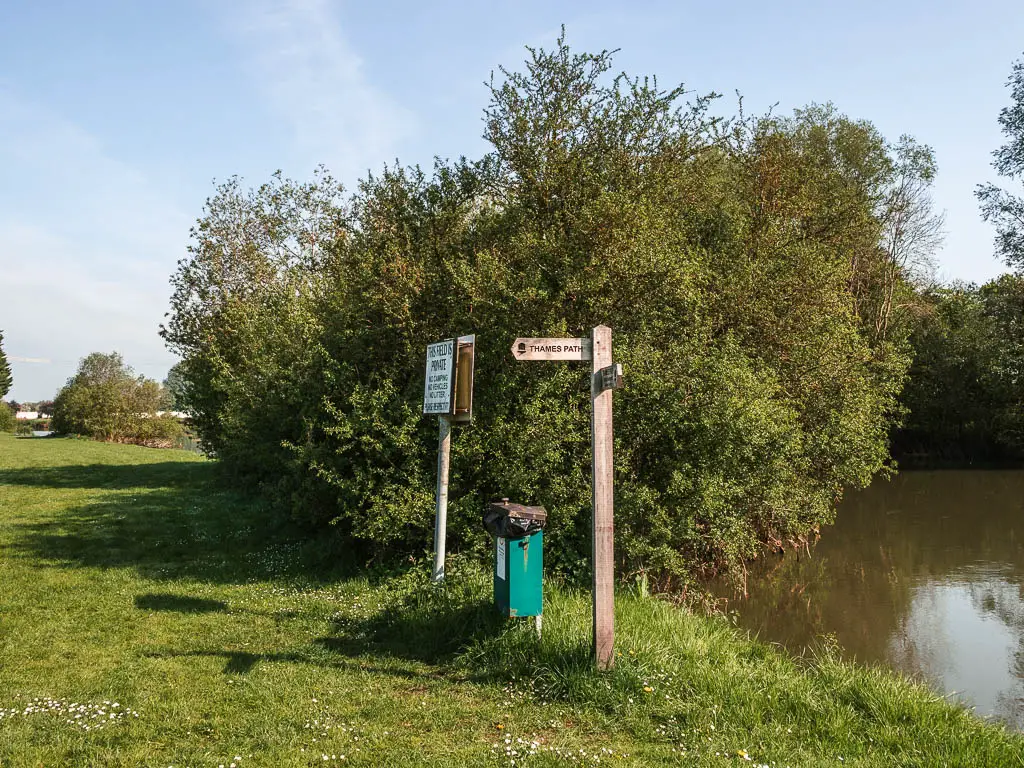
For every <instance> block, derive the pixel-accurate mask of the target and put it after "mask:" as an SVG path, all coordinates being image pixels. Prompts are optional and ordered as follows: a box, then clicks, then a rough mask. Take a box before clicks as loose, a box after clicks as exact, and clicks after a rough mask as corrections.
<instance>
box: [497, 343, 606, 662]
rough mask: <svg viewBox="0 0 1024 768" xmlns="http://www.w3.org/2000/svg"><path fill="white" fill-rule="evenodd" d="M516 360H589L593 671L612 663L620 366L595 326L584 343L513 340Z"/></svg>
mask: <svg viewBox="0 0 1024 768" xmlns="http://www.w3.org/2000/svg"><path fill="white" fill-rule="evenodd" d="M512 355H513V357H515V358H516V360H590V361H591V374H590V403H591V417H590V436H591V437H590V440H591V449H592V452H593V456H592V459H591V470H592V473H593V496H592V499H593V505H594V509H593V515H594V517H593V529H592V530H593V549H592V551H591V561H592V562H591V564H592V567H593V573H594V577H593V593H594V594H593V612H594V616H593V619H594V622H593V623H594V627H593V641H594V659H595V661H596V663H597V668H598V669H602V670H604V669H610V668H611V667H612V665H613V664H614V661H615V654H614V648H615V547H614V532H615V526H614V502H613V497H614V487H613V480H612V472H613V469H614V467H613V462H612V458H613V457H612V390H614V389H618V388H620V387H621V386H622V366H621V365H617V364H614V363H612V329H611V328H609V327H608V326H606V325H599V326H597V327H596V328H594V329H593V331H592V332H591V337H590V338H589V339H536V338H522V339H516V340H515V343H514V344H513V345H512Z"/></svg>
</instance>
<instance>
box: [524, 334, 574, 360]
mask: <svg viewBox="0 0 1024 768" xmlns="http://www.w3.org/2000/svg"><path fill="white" fill-rule="evenodd" d="M512 356H513V357H515V359H516V360H589V359H590V356H591V343H590V339H516V341H515V344H513V345H512Z"/></svg>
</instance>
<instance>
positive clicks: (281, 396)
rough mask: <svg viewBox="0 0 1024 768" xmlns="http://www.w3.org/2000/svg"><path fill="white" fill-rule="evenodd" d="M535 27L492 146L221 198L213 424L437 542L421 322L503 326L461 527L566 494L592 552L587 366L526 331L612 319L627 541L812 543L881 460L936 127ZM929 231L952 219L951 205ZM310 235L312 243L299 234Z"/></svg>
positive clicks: (198, 364) (200, 369)
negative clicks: (585, 50)
mask: <svg viewBox="0 0 1024 768" xmlns="http://www.w3.org/2000/svg"><path fill="white" fill-rule="evenodd" d="M611 66H612V59H611V55H610V54H608V53H607V52H602V53H599V54H574V53H573V52H572V51H570V50H569V48H568V47H567V46H566V45H565V44H564V42H563V41H560V43H559V45H558V47H557V48H556V49H555V50H553V51H544V50H530V56H529V59H528V61H527V62H526V68H525V71H523V72H510V71H505V70H502V72H501V78H500V79H499V80H498V81H497V82H492V84H491V102H490V104H489V106H488V108H487V110H486V112H485V137H486V138H487V140H488V141H489V142H490V145H491V150H490V152H488V153H487V154H486V155H485V156H484V157H482V158H480V159H479V160H475V161H474V160H467V159H461V160H459V161H457V162H440V161H438V162H437V163H436V165H435V168H434V170H433V172H432V173H429V174H428V173H426V172H424V171H423V170H421V169H419V168H401V167H389V168H386V169H384V171H383V172H382V173H381V174H380V175H374V176H370V177H369V178H367V179H366V180H364V181H363V182H362V183H361V184H360V185H359V188H358V190H357V191H356V193H355V194H354V195H352V197H351V198H350V200H349V201H348V202H347V203H346V202H344V201H343V200H342V199H341V191H340V189H339V188H337V187H336V185H334V184H333V183H329V177H327V176H326V175H325V174H324V173H323V172H322V171H321V173H320V174H319V175H318V176H317V178H316V179H315V180H314V181H313V182H312V183H310V184H306V185H302V184H297V183H295V182H290V181H287V180H283V179H281V177H280V176H275V177H274V180H273V181H272V182H271V183H270V184H269V185H265V186H264V187H261V188H260V189H258V190H255V191H252V192H248V193H246V192H243V191H242V189H241V186H240V183H239V182H238V181H237V180H232V181H230V182H229V183H228V184H226V185H222V186H221V187H219V188H218V189H217V191H216V194H215V195H214V197H213V198H211V200H210V201H208V203H207V208H206V211H205V213H204V216H203V218H202V219H200V221H199V222H198V224H197V226H196V227H195V228H194V229H193V241H192V247H191V249H190V253H189V256H188V257H187V258H186V259H184V260H183V261H182V262H181V264H180V265H179V268H178V270H177V272H176V273H175V275H174V276H173V278H172V284H173V286H174V295H173V298H172V307H171V312H170V315H169V319H168V322H167V324H166V326H165V327H164V329H163V331H162V333H163V334H164V338H165V339H166V340H167V342H168V344H169V345H170V347H171V348H172V349H173V350H174V351H175V352H176V353H178V354H179V355H180V357H181V359H182V363H181V373H182V377H183V379H184V380H185V386H184V392H185V399H186V401H187V404H188V407H189V409H190V410H191V411H192V412H193V413H194V414H195V423H196V425H197V428H198V429H199V431H200V435H201V437H202V438H203V440H204V443H205V444H206V445H209V446H211V447H212V449H213V450H214V452H215V453H216V454H217V455H218V456H220V457H221V458H222V459H223V460H224V463H225V465H226V466H228V467H229V468H231V469H232V470H234V471H235V472H236V473H237V474H238V475H239V477H241V478H245V480H246V481H247V482H250V483H252V482H256V483H259V484H260V485H261V487H262V488H263V489H264V490H265V492H267V493H268V494H269V495H271V496H272V497H273V498H275V499H277V500H278V501H279V502H280V503H282V505H284V506H286V507H288V508H289V509H290V510H292V511H293V513H294V514H296V515H297V516H298V517H300V518H302V519H303V520H306V521H309V522H311V523H314V524H320V525H324V524H331V525H333V526H334V527H335V530H336V531H337V532H338V533H339V535H341V536H343V537H344V538H345V539H346V540H347V541H348V542H350V543H352V544H354V545H356V546H358V547H359V548H361V549H362V551H363V552H364V553H365V554H366V555H367V556H384V555H388V554H397V553H403V554H407V553H416V552H419V551H421V550H422V549H423V548H424V546H426V544H427V542H428V541H429V538H430V531H431V520H432V516H431V510H432V508H433V488H434V470H435V461H436V458H435V450H436V425H435V424H434V421H433V420H432V419H427V418H424V417H423V416H422V414H421V412H420V410H421V409H420V406H421V399H422V386H423V380H422V375H423V374H422V366H423V361H422V358H423V354H424V349H425V347H426V345H427V343H429V342H431V341H436V340H438V339H441V338H446V337H450V336H452V335H454V334H455V333H468V332H475V333H477V338H478V351H477V353H478V357H477V376H476V383H477V392H476V395H475V402H476V407H477V415H476V422H475V423H474V425H472V426H469V427H465V428H459V430H458V432H457V435H456V445H457V448H456V450H455V451H453V456H452V486H451V487H452V495H451V497H450V509H449V525H450V532H451V535H452V538H453V540H454V541H453V544H454V545H459V546H463V547H466V548H474V547H476V548H478V549H480V550H481V551H482V550H483V548H484V546H485V544H484V542H485V537H484V536H483V534H482V533H481V531H480V529H479V512H480V510H481V508H482V506H483V504H484V502H485V501H486V500H487V499H489V498H493V497H496V496H503V495H507V496H510V497H514V498H516V499H521V500H523V501H535V502H539V503H543V504H545V506H547V508H548V509H549V512H550V515H551V517H550V524H549V528H548V532H549V534H550V537H549V538H550V541H551V544H552V547H551V549H550V551H549V552H550V562H551V563H552V564H554V565H555V566H556V567H558V568H559V569H561V570H563V571H564V572H568V573H578V572H581V571H582V569H583V568H585V563H586V553H587V551H588V543H587V541H588V538H587V537H588V535H589V507H590V499H589V492H588V487H589V472H590V468H589V426H588V420H587V410H588V407H589V405H588V400H589V395H588V393H589V388H588V386H587V381H588V375H589V374H588V373H587V372H586V370H585V368H584V367H582V366H570V365H562V366H546V365H522V364H518V365H517V364H515V363H514V362H512V361H511V360H510V359H509V357H508V346H509V344H510V342H511V340H512V339H514V338H515V337H516V336H531V335H533V336H583V335H585V334H587V333H588V332H589V329H590V328H591V327H592V326H594V325H596V324H598V323H602V322H603V323H607V324H608V325H611V326H612V327H613V328H614V329H615V339H616V342H615V343H616V350H615V352H616V359H617V361H620V362H622V363H623V364H624V367H625V370H626V374H627V376H628V382H629V383H628V389H627V391H626V392H625V393H624V394H623V396H622V397H619V398H616V409H617V410H616V414H615V419H616V437H617V444H616V471H617V493H618V496H617V533H618V538H617V543H618V544H619V547H618V551H617V555H618V557H619V558H620V564H619V565H620V569H621V572H622V573H631V572H636V571H640V570H643V571H650V572H652V573H656V574H658V575H660V576H662V577H663V578H664V582H663V583H666V584H667V583H671V582H672V581H673V580H677V579H685V578H686V577H687V576H688V574H690V573H692V572H693V571H695V570H700V569H714V568H717V567H720V566H723V565H728V564H732V563H736V562H738V561H739V560H740V559H742V558H745V557H751V556H754V555H756V554H757V553H758V552H759V551H760V548H761V547H762V546H763V545H764V544H770V545H772V546H776V547H778V546H782V545H784V544H785V543H786V542H798V541H801V540H802V539H803V538H804V537H806V536H807V535H808V534H810V533H811V532H812V531H814V530H815V529H816V528H817V527H819V526H820V525H822V524H825V523H827V522H829V521H830V520H831V519H832V516H833V515H834V508H835V501H836V500H837V499H838V498H839V497H840V496H841V494H842V493H843V491H844V489H845V488H849V487H858V486H863V485H865V484H867V483H868V482H869V481H870V479H871V478H872V476H873V475H874V474H876V473H877V472H879V471H882V470H883V468H884V467H885V463H886V461H887V458H888V452H887V440H888V430H889V426H890V424H891V420H892V418H893V416H894V414H895V413H896V412H897V410H898V404H897V396H898V393H899V390H900V387H901V384H902V381H903V377H904V375H905V372H906V368H907V366H908V364H909V350H908V347H907V345H906V336H907V334H908V333H909V328H908V327H907V318H908V317H909V316H910V314H911V312H910V307H909V305H910V303H911V302H912V300H913V290H912V284H913V280H914V279H915V275H916V274H917V272H916V270H917V269H918V265H919V262H922V261H926V259H927V256H928V255H929V245H928V243H927V242H924V240H922V239H919V240H916V241H915V240H914V239H913V238H912V236H911V234H910V233H911V232H912V231H914V227H913V226H911V224H914V225H915V226H918V225H920V227H922V228H923V229H924V230H926V231H932V232H933V231H934V227H932V224H934V222H935V217H934V215H933V214H932V213H931V209H930V201H929V200H928V198H927V190H928V185H929V184H930V181H931V178H932V176H933V174H934V165H933V164H931V163H930V158H931V154H930V150H927V148H925V147H920V146H919V145H917V144H915V143H914V142H912V141H911V140H909V139H905V140H901V142H900V143H898V144H896V145H893V144H890V143H888V142H886V141H885V139H884V138H883V137H882V136H881V135H880V134H879V133H878V132H877V130H875V129H874V127H873V126H871V125H870V124H869V123H866V122H862V121H853V120H850V119H848V118H846V117H844V116H843V115H841V114H838V113H837V112H836V111H835V110H834V108H831V107H810V108H808V109H807V110H801V111H799V112H797V113H796V114H795V115H794V116H792V117H791V118H775V117H766V118H760V119H751V118H747V117H745V116H743V115H738V116H737V117H736V118H735V119H733V120H730V121H724V120H722V119H720V118H717V117H715V116H713V115H712V114H711V112H710V104H711V101H712V99H713V95H708V96H703V97H696V98H694V99H693V100H692V101H691V102H690V103H688V104H684V103H682V99H683V95H684V90H683V88H682V86H680V87H678V88H674V89H670V90H667V91H666V90H662V89H660V88H659V87H658V85H657V82H656V81H654V80H653V79H643V78H631V77H627V76H625V75H620V76H618V77H614V76H611V74H610V70H611ZM930 227H931V229H929V228H930ZM305 243H308V244H309V246H308V247H304V246H303V244H305Z"/></svg>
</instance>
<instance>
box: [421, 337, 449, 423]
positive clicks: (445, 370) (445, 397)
mask: <svg viewBox="0 0 1024 768" xmlns="http://www.w3.org/2000/svg"><path fill="white" fill-rule="evenodd" d="M454 383H455V339H446V340H445V341H439V342H437V343H436V344H428V345H427V378H426V381H425V383H424V386H423V412H424V413H433V414H438V415H448V414H450V413H451V411H452V386H453V384H454Z"/></svg>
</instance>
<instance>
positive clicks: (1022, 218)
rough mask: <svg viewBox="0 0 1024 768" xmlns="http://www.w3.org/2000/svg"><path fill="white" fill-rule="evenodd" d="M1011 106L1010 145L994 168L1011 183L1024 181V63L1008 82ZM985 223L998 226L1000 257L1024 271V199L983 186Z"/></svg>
mask: <svg viewBox="0 0 1024 768" xmlns="http://www.w3.org/2000/svg"><path fill="white" fill-rule="evenodd" d="M1007 85H1008V86H1009V88H1010V98H1011V104H1010V105H1009V106H1008V107H1004V108H1003V109H1002V111H1000V113H999V124H1000V126H1001V127H1002V132H1003V135H1004V136H1006V139H1007V141H1006V143H1005V144H1004V145H1003V146H1001V147H1000V148H999V149H997V150H996V151H995V152H994V153H993V156H994V158H995V159H994V160H993V161H992V167H993V168H995V169H996V172H997V173H998V174H999V175H1000V176H1003V177H1005V178H1006V179H1009V180H1010V181H1018V182H1019V181H1024V59H1021V60H1020V61H1017V62H1015V63H1014V65H1013V70H1012V72H1011V73H1010V78H1009V80H1008V81H1007ZM975 194H976V196H977V198H978V200H979V202H980V203H981V212H982V216H983V217H984V219H985V221H990V222H993V223H994V224H995V225H996V254H997V255H998V256H999V257H1001V258H1002V259H1003V260H1004V261H1005V262H1006V264H1007V266H1010V267H1015V268H1017V269H1018V270H1024V197H1021V196H1018V195H1014V194H1012V193H1011V192H1008V191H1006V190H1004V189H1001V188H999V187H997V186H996V185H995V184H981V185H979V186H978V189H977V192H976V193H975Z"/></svg>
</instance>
